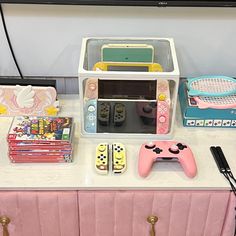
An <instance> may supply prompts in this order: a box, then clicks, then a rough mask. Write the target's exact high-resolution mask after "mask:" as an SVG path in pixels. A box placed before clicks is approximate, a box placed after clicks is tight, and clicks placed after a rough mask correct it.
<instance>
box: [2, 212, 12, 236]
mask: <svg viewBox="0 0 236 236" xmlns="http://www.w3.org/2000/svg"><path fill="white" fill-rule="evenodd" d="M9 223H10V219H9V218H8V217H7V216H0V224H1V225H2V229H3V236H9V233H8V229H7V226H8V224H9Z"/></svg>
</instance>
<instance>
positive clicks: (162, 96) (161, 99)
mask: <svg viewBox="0 0 236 236" xmlns="http://www.w3.org/2000/svg"><path fill="white" fill-rule="evenodd" d="M158 100H159V101H165V100H166V95H165V94H164V93H160V94H159V96H158Z"/></svg>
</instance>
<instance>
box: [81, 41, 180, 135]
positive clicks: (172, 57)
mask: <svg viewBox="0 0 236 236" xmlns="http://www.w3.org/2000/svg"><path fill="white" fill-rule="evenodd" d="M107 44H128V45H130V44H138V45H144V44H145V45H149V46H151V47H152V48H153V49H154V53H153V62H154V63H158V64H160V65H161V66H162V68H163V71H162V72H159V71H149V72H140V71H97V70H93V68H94V65H95V64H96V63H97V62H100V61H101V58H102V56H101V53H102V47H103V45H107ZM78 73H79V89H80V99H81V134H82V135H83V136H86V137H97V138H99V137H101V138H105V137H106V138H124V137H126V138H127V137H130V138H145V139H147V138H150V139H170V138H171V137H172V135H173V127H174V120H175V110H176V102H177V92H178V85H179V68H178V62H177V58H176V53H175V47H174V42H173V39H170V38H101V37H99V38H98V37H93V38H84V39H83V41H82V47H81V55H80V63H79V69H78ZM90 78H94V79H99V81H100V82H102V80H106V81H107V80H109V81H115V80H118V81H121V80H122V81H125V80H126V81H131V83H132V81H144V82H145V81H156V80H158V79H164V80H168V81H169V85H170V119H169V130H168V132H167V133H165V134H157V133H154V132H150V133H148V132H146V131H145V133H143V130H142V129H140V130H138V129H137V132H133V131H132V132H130V133H127V132H125V131H124V130H122V131H121V132H120V131H119V132H116V131H114V130H112V132H110V131H108V132H106V131H104V132H103V131H96V132H87V131H86V130H85V123H86V121H85V115H86V114H85V113H86V111H87V110H86V111H85V109H84V108H85V107H86V101H87V99H85V97H84V95H85V85H86V82H87V81H88V79H90ZM114 84H115V83H114ZM134 89H135V88H134ZM98 100H99V101H98V102H100V101H102V100H103V99H98ZM108 100H109V99H108ZM111 100H114V102H120V101H123V100H128V101H133V100H132V99H120V98H119V99H114V98H112V99H111ZM139 101H140V100H136V102H139ZM133 102H135V99H134V101H133ZM129 113H130V111H129ZM127 115H129V116H132V114H131V113H130V114H127Z"/></svg>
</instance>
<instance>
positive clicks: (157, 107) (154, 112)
mask: <svg viewBox="0 0 236 236" xmlns="http://www.w3.org/2000/svg"><path fill="white" fill-rule="evenodd" d="M136 110H137V113H138V114H139V116H140V117H141V118H142V121H143V122H144V123H145V124H149V125H150V124H152V125H155V126H156V133H157V134H167V133H168V132H169V129H170V90H169V81H168V80H165V79H157V86H156V101H155V102H154V101H152V102H151V101H148V102H140V103H137V106H136Z"/></svg>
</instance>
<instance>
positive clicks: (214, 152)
mask: <svg viewBox="0 0 236 236" xmlns="http://www.w3.org/2000/svg"><path fill="white" fill-rule="evenodd" d="M210 150H211V154H212V156H213V157H214V159H215V162H216V164H217V167H218V169H219V171H220V173H225V172H226V170H225V167H224V165H223V162H222V161H221V159H220V156H219V154H218V152H217V149H216V147H214V146H211V147H210Z"/></svg>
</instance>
